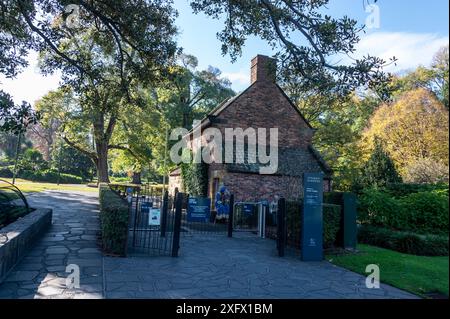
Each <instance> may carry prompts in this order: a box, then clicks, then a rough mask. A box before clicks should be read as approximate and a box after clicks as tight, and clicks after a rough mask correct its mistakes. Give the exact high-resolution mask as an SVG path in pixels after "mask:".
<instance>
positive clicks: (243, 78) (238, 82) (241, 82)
mask: <svg viewBox="0 0 450 319" xmlns="http://www.w3.org/2000/svg"><path fill="white" fill-rule="evenodd" d="M222 77H224V78H227V79H228V80H230V81H231V83H233V86H248V85H250V70H247V71H243V70H241V71H239V72H223V73H222Z"/></svg>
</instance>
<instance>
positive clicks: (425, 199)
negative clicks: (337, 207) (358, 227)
mask: <svg viewBox="0 0 450 319" xmlns="http://www.w3.org/2000/svg"><path fill="white" fill-rule="evenodd" d="M448 214H449V206H448V196H447V195H445V194H442V192H439V191H436V190H433V191H430V192H417V193H414V192H413V193H410V194H408V195H406V196H403V197H401V198H395V197H392V195H391V194H390V193H389V192H387V191H383V190H377V189H368V190H365V191H364V192H363V194H362V195H361V196H359V208H358V220H359V221H360V223H362V224H366V225H372V226H380V227H386V228H392V229H395V230H401V231H413V232H416V233H420V234H447V233H448V227H449V216H448Z"/></svg>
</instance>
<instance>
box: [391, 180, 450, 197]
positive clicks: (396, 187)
mask: <svg viewBox="0 0 450 319" xmlns="http://www.w3.org/2000/svg"><path fill="white" fill-rule="evenodd" d="M448 190H449V187H448V184H409V183H408V184H404V183H394V184H389V185H387V187H386V191H387V192H389V194H391V195H392V196H393V197H397V198H398V197H403V196H406V195H409V194H413V193H420V192H435V193H437V194H442V195H447V196H448Z"/></svg>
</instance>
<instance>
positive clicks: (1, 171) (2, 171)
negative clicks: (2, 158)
mask: <svg viewBox="0 0 450 319" xmlns="http://www.w3.org/2000/svg"><path fill="white" fill-rule="evenodd" d="M13 175H14V173H13V171H12V170H11V169H10V168H9V167H0V177H3V178H13Z"/></svg>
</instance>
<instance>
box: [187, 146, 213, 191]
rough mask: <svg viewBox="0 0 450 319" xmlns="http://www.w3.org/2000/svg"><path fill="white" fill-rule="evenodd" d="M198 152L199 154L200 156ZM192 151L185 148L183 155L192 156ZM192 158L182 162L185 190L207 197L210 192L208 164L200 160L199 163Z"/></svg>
mask: <svg viewBox="0 0 450 319" xmlns="http://www.w3.org/2000/svg"><path fill="white" fill-rule="evenodd" d="M200 153H201V152H200V151H199V152H198V155H197V156H200V155H199V154H200ZM190 154H191V151H190V150H185V151H184V154H183V156H189V158H192V157H191V156H190ZM195 162H196V161H194V160H191V161H190V162H189V163H181V179H182V183H183V190H184V191H185V192H186V193H189V195H192V196H203V197H206V196H207V193H208V165H207V164H206V163H205V162H203V161H202V160H199V163H195Z"/></svg>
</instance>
